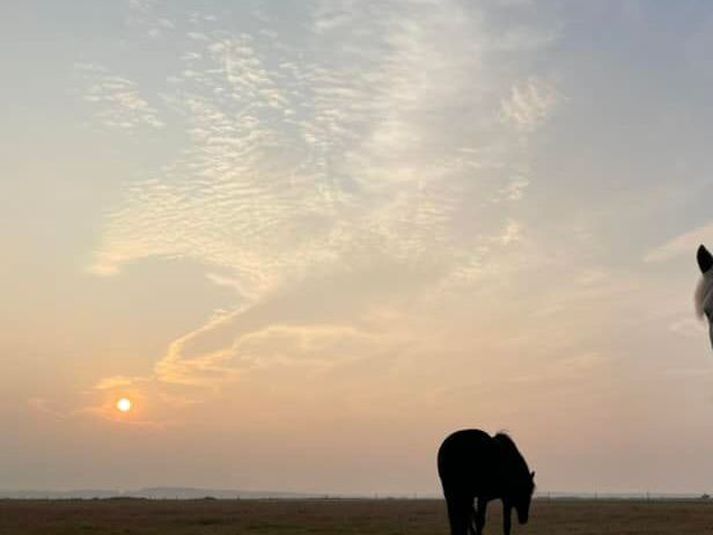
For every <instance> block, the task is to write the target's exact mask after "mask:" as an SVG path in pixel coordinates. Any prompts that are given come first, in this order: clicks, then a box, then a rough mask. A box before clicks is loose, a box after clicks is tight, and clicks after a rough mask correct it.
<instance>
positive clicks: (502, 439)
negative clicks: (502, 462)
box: [493, 431, 530, 474]
mask: <svg viewBox="0 0 713 535" xmlns="http://www.w3.org/2000/svg"><path fill="white" fill-rule="evenodd" d="M493 439H494V440H495V441H497V442H498V444H500V445H501V446H504V448H505V450H506V451H507V452H508V453H509V454H510V455H512V457H513V458H514V459H516V460H517V461H518V462H519V463H521V464H522V467H523V468H524V469H525V472H526V473H528V474H529V473H530V469H529V468H528V467H527V462H526V461H525V458H524V457H523V456H522V453H520V450H519V449H517V445H515V441H514V440H513V439H512V438H511V437H510V435H508V434H507V433H506V432H505V431H500V432H498V433H497V434H496V435H495V436H494V437H493Z"/></svg>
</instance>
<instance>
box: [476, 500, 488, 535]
mask: <svg viewBox="0 0 713 535" xmlns="http://www.w3.org/2000/svg"><path fill="white" fill-rule="evenodd" d="M487 508H488V500H484V499H483V498H478V509H477V510H476V511H475V535H482V533H483V527H484V526H485V511H486V510H487Z"/></svg>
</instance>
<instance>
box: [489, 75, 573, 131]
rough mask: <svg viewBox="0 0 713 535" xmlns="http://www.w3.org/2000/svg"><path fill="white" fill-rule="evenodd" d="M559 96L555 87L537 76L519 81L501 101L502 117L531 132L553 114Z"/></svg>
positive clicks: (522, 129) (518, 127) (517, 127)
mask: <svg viewBox="0 0 713 535" xmlns="http://www.w3.org/2000/svg"><path fill="white" fill-rule="evenodd" d="M558 101H559V96H558V93H557V91H556V90H555V89H554V87H553V86H552V85H551V84H549V83H547V82H545V81H543V80H539V79H537V78H530V79H529V80H527V81H526V82H524V83H518V84H516V85H514V86H513V87H512V89H511V90H510V96H509V97H508V98H506V99H503V101H502V103H501V109H502V117H503V120H504V121H505V122H507V123H508V124H511V125H513V126H514V127H515V128H516V129H518V130H521V131H525V132H531V131H533V130H534V129H535V128H537V127H538V126H540V125H541V124H542V123H544V122H545V121H546V120H547V119H548V118H549V117H550V115H551V113H552V111H553V110H554V108H555V106H556V104H557V103H558Z"/></svg>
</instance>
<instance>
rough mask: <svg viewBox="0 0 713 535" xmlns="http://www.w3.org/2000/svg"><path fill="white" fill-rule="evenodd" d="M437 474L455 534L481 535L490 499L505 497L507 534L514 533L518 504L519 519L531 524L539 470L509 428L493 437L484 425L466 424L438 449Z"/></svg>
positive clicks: (505, 526)
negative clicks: (530, 463) (513, 518)
mask: <svg viewBox="0 0 713 535" xmlns="http://www.w3.org/2000/svg"><path fill="white" fill-rule="evenodd" d="M438 475H439V477H440V478H441V484H442V486H443V494H444V495H445V498H446V505H447V507H448V520H449V522H450V526H451V535H471V534H473V533H475V534H476V535H481V534H482V533H483V526H484V525H485V511H486V508H487V506H488V502H489V501H490V500H498V499H499V500H502V502H503V532H504V533H505V535H510V529H511V528H510V526H511V519H510V517H511V514H512V510H513V509H515V511H516V512H517V518H518V521H519V522H520V523H521V524H526V523H527V520H528V517H529V512H530V501H531V499H532V493H533V491H534V490H535V482H534V478H535V472H530V469H529V468H528V467H527V463H526V462H525V459H524V457H523V456H522V454H521V453H520V452H519V451H518V449H517V446H515V442H513V440H512V439H511V438H510V437H509V436H508V435H506V434H505V433H498V434H497V435H495V436H492V437H491V436H490V435H488V434H487V433H485V432H484V431H481V430H479V429H463V430H460V431H456V432H455V433H453V434H451V435H449V436H448V437H447V438H446V439H445V440H444V441H443V444H441V447H440V448H439V450H438ZM476 500H477V507H474V502H476Z"/></svg>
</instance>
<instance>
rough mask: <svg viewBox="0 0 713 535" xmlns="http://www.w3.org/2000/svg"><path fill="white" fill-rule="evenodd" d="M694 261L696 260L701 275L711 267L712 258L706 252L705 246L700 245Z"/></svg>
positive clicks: (712, 264)
mask: <svg viewBox="0 0 713 535" xmlns="http://www.w3.org/2000/svg"><path fill="white" fill-rule="evenodd" d="M696 259H697V260H698V267H699V268H701V273H705V272H707V271H708V270H709V269H710V268H711V267H713V256H711V254H710V253H709V252H708V249H706V247H705V245H701V246H700V247H699V248H698V253H696Z"/></svg>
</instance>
